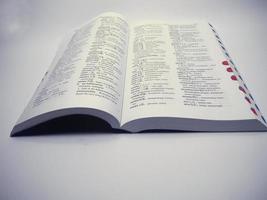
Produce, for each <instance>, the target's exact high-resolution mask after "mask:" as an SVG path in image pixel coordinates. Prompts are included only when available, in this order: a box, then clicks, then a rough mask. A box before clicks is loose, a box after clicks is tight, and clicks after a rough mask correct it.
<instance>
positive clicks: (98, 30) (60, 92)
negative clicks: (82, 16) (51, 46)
mask: <svg viewBox="0 0 267 200" xmlns="http://www.w3.org/2000/svg"><path fill="white" fill-rule="evenodd" d="M127 45H128V23H127V22H126V21H125V19H124V18H123V17H122V16H121V15H119V14H116V13H105V14H103V15H100V16H98V17H96V18H94V19H93V20H92V21H90V22H89V23H87V24H85V25H83V26H81V27H80V28H77V29H76V30H75V31H73V33H71V34H70V36H69V37H68V39H67V41H66V42H64V43H63V45H62V46H61V48H60V50H59V51H58V54H57V56H56V58H55V60H54V61H53V63H52V66H51V68H50V69H49V70H48V72H47V73H46V75H45V77H44V78H43V80H42V82H41V83H40V85H39V87H38V89H37V90H36V92H35V94H34V96H33V98H32V100H31V102H30V103H29V105H28V106H27V108H26V109H25V111H24V113H23V114H22V116H21V117H20V119H19V121H18V123H21V122H23V121H25V120H27V119H30V118H32V117H35V116H38V115H40V114H43V113H47V112H50V111H54V110H60V109H65V108H83V107H84V108H93V109H99V110H102V111H104V112H107V113H109V114H111V115H113V116H114V117H115V118H116V119H117V120H118V122H119V121H120V119H121V112H122V111H121V110H122V100H123V86H124V76H125V66H126V54H127Z"/></svg>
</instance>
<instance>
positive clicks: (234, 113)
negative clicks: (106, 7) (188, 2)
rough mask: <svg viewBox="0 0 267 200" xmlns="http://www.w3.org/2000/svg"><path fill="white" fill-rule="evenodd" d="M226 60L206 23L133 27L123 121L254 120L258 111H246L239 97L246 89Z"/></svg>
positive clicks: (144, 24)
mask: <svg viewBox="0 0 267 200" xmlns="http://www.w3.org/2000/svg"><path fill="white" fill-rule="evenodd" d="M231 62H232V61H231ZM230 64H231V63H230ZM230 64H229V57H227V55H225V53H223V51H222V49H221V48H220V45H219V43H218V41H217V40H216V37H215V35H214V33H213V31H212V29H211V27H210V26H209V24H208V23H206V22H183V23H179V25H177V24H176V25H172V24H166V23H162V22H161V23H159V22H149V23H139V24H136V25H133V26H132V27H131V33H130V40H129V49H128V62H127V72H126V80H125V92H124V103H123V119H122V125H125V124H126V123H127V122H130V121H134V120H137V119H144V118H151V117H168V118H183V119H201V120H249V119H255V118H257V115H259V113H258V112H259V111H258V110H256V109H254V110H251V103H249V102H248V100H245V98H244V97H245V94H244V93H246V90H247V89H246V88H245V87H241V86H240V84H241V83H240V81H239V79H241V77H238V76H237V74H236V73H237V71H236V69H234V68H233V66H232V65H230ZM249 98H251V97H249ZM250 101H252V99H251V100H250ZM254 111H255V112H254ZM154 127H158V126H157V124H154ZM162 127H164V125H163V126H162ZM149 128H153V127H149ZM136 130H137V129H136Z"/></svg>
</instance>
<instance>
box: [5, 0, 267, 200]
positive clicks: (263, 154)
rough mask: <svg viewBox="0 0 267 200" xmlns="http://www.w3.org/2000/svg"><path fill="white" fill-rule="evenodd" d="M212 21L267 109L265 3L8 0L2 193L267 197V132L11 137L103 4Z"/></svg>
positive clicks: (142, 14)
mask: <svg viewBox="0 0 267 200" xmlns="http://www.w3.org/2000/svg"><path fill="white" fill-rule="evenodd" d="M105 11H115V12H119V13H121V14H123V15H124V16H125V17H126V18H128V19H129V20H130V21H131V20H134V19H148V20H149V19H152V20H155V19H159V20H172V21H175V20H176V19H177V20H181V19H190V18H193V19H206V20H208V21H210V22H211V23H212V24H213V25H214V26H215V27H216V29H217V31H218V32H219V34H220V36H221V38H222V40H223V41H224V43H225V46H226V47H227V49H228V51H229V52H230V55H231V56H232V58H233V59H234V61H235V63H236V64H237V67H238V69H239V71H241V74H242V75H243V78H244V80H245V82H246V83H247V85H248V87H249V89H250V90H251V91H252V95H253V96H254V98H255V99H256V102H257V103H258V105H259V107H260V108H261V110H262V112H263V114H264V115H265V116H267V94H266V93H267V92H266V91H267V90H266V86H267V80H266V75H267V74H266V72H267V64H266V59H267V57H266V55H267V39H266V36H267V1H265V0H254V1H253V0H251V1H241V0H240V1H226V0H221V1H192V0H191V1H189V0H188V1H178V0H176V1H175V0H165V1H164V0H157V1H144V0H135V1H125V0H124V1H123V0H113V1H112V0H110V1H104V0H100V1H88V0H87V1H86V0H84V1H82V0H80V1H74V0H73V1H71V0H67V1H63V0H62V1H58V0H56V1H52V0H49V1H33V0H29V1H27V0H1V1H0V199H1V200H2V199H3V200H6V199H11V200H15V199H25V200H30V199H38V200H42V199H49V200H51V199H57V200H58V199H64V200H68V199H109V200H110V199H116V200H118V199H123V200H131V199H134V200H136V199H138V200H141V199H145V200H148V199H153V200H154V199H164V200H166V199H168V200H169V199H176V200H177V199H186V200H187V199H205V200H207V199H212V200H213V199H216V200H218V199H219V200H221V199H222V200H225V199H234V200H236V199H238V200H239V199H240V200H246V199H248V200H250V199H255V200H264V199H267V133H168V134H163V133H161V134H155V133H154V134H70V135H69V134H68V135H64V134H63V135H53V136H36V137H20V138H10V137H9V134H10V131H11V129H12V127H13V126H14V124H15V122H16V120H17V118H18V117H19V115H20V114H21V113H22V111H23V109H24V107H25V106H26V104H27V102H28V101H29V99H30V97H31V95H32V94H33V92H34V90H35V89H36V87H37V85H38V83H39V82H40V80H41V78H42V77H43V75H44V73H45V71H46V69H47V68H48V67H49V64H50V63H51V61H52V59H53V56H54V55H55V51H56V49H57V46H58V44H59V42H60V40H61V39H62V36H64V34H65V33H66V32H67V31H69V30H70V29H71V28H73V27H77V26H78V25H80V24H82V23H84V22H86V21H88V20H90V19H91V18H92V17H95V16H96V15H98V14H100V13H102V12H105Z"/></svg>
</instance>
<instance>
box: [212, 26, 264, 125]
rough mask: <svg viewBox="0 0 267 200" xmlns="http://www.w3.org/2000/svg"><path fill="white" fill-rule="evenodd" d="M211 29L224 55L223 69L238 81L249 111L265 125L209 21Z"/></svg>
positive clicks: (232, 78)
mask: <svg viewBox="0 0 267 200" xmlns="http://www.w3.org/2000/svg"><path fill="white" fill-rule="evenodd" d="M209 25H210V27H211V30H212V31H213V33H214V35H215V37H216V40H217V42H218V44H219V46H220V47H221V50H222V52H223V54H224V56H225V60H223V61H222V62H221V64H222V65H223V66H224V67H225V71H226V72H227V73H229V76H230V77H229V78H231V80H233V81H237V82H238V88H237V89H238V90H239V91H240V92H242V93H243V94H244V100H245V101H246V102H247V103H248V104H249V105H250V110H251V112H252V113H253V114H254V115H255V117H256V118H257V119H258V120H260V121H261V122H262V123H264V124H265V125H267V123H266V120H265V118H264V117H263V115H262V113H261V111H260V109H259V107H258V106H257V104H256V102H255V100H254V98H253V96H252V95H251V92H250V91H249V89H248V87H247V85H246V84H245V82H244V80H243V78H242V76H241V74H240V72H239V71H238V70H237V68H236V65H235V64H234V62H233V60H232V58H231V56H230V55H229V53H228V51H227V50H226V48H225V46H224V44H223V42H222V40H221V38H220V37H219V35H218V33H217V31H216V30H215V28H214V27H213V26H212V25H211V24H210V23H209Z"/></svg>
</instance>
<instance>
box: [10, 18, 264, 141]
mask: <svg viewBox="0 0 267 200" xmlns="http://www.w3.org/2000/svg"><path fill="white" fill-rule="evenodd" d="M75 114H82V115H88V116H94V117H96V118H100V119H102V120H105V121H106V122H107V123H108V124H110V126H111V127H112V128H114V129H122V130H126V131H130V132H139V131H143V130H189V131H264V130H267V128H266V121H265V119H264V117H263V116H262V114H261V112H260V110H259V108H258V106H257V105H256V103H255V101H254V99H253V97H252V96H251V93H250V92H249V90H248V88H247V86H246V85H245V83H244V82H243V80H242V77H241V76H240V73H239V72H238V70H237V68H236V66H235V64H234V62H233V61H232V59H231V58H230V56H229V54H228V53H227V50H226V49H225V47H224V45H223V43H222V41H221V39H220V37H219V36H218V34H217V32H216V30H215V29H214V27H213V26H212V25H211V24H209V23H207V22H202V21H200V22H192V21H191V22H180V23H178V24H172V23H166V22H153V21H150V22H140V23H135V24H130V23H129V22H128V21H127V20H126V19H124V17H123V16H121V15H119V14H116V13H104V14H102V15H100V16H98V17H96V18H94V19H92V20H91V21H90V22H89V23H87V24H85V25H83V26H81V27H79V28H77V29H75V30H74V31H73V32H72V33H70V34H69V35H68V36H67V37H66V39H65V40H64V42H63V43H62V44H61V46H60V48H59V50H58V53H57V55H56V57H55V59H54V61H53V62H52V65H51V67H50V69H49V70H48V71H47V72H46V74H45V76H44V78H43V79H42V81H41V83H40V85H39V86H38V88H37V90H36V92H35V93H34V95H33V97H32V99H31V101H30V102H29V104H28V105H27V107H26V108H25V110H24V112H23V113H22V115H21V116H20V118H19V120H18V122H17V123H16V125H15V127H14V129H13V130H12V133H11V135H12V136H14V135H19V133H20V131H23V130H25V129H28V128H30V127H33V126H35V125H38V124H40V123H44V122H46V121H48V120H51V119H55V118H59V117H62V116H68V115H75ZM87 123H93V121H90V120H88V122H87Z"/></svg>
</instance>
